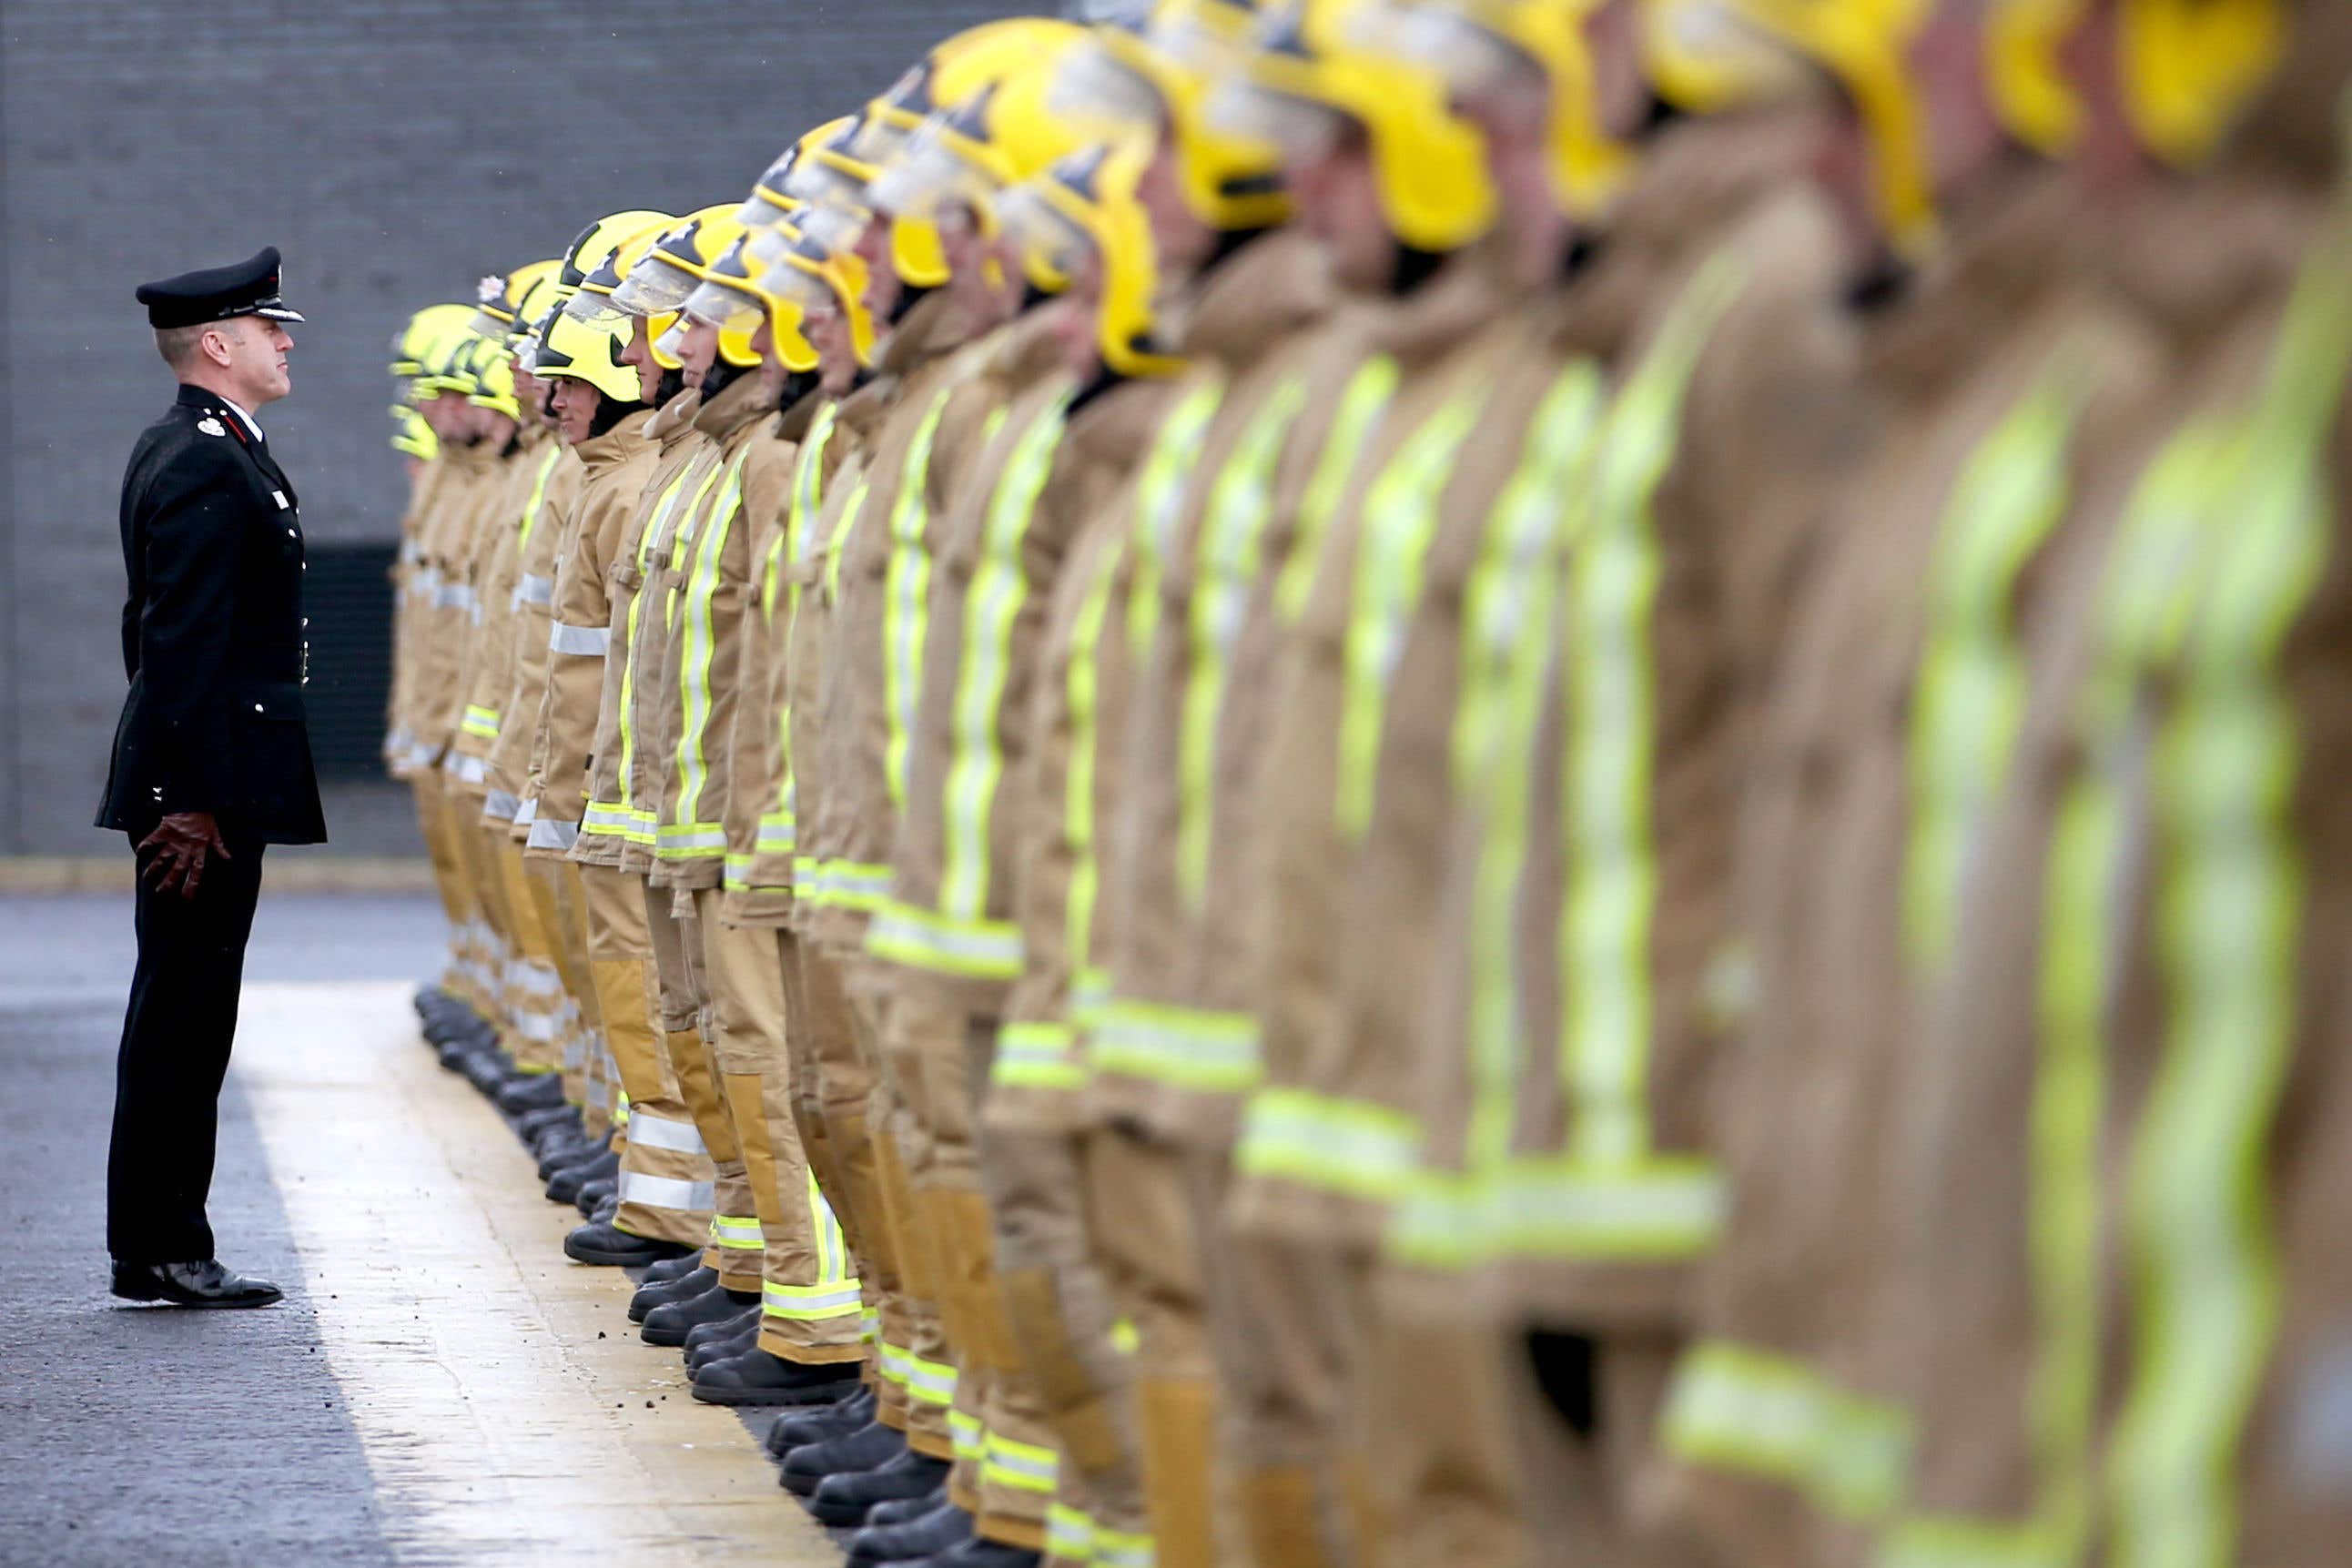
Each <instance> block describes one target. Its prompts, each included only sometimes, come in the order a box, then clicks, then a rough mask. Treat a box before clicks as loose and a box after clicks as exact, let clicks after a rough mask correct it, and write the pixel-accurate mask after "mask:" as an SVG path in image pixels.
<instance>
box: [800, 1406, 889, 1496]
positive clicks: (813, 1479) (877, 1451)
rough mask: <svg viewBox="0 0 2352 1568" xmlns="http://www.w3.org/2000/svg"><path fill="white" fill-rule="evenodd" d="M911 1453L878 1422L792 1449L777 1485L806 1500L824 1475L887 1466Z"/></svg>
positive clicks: (870, 1422)
mask: <svg viewBox="0 0 2352 1568" xmlns="http://www.w3.org/2000/svg"><path fill="white" fill-rule="evenodd" d="M911 1452H913V1450H912V1449H910V1448H908V1447H907V1439H906V1437H904V1436H903V1435H902V1434H900V1433H898V1432H894V1431H892V1430H891V1429H890V1428H889V1427H885V1426H884V1425H882V1423H881V1422H879V1421H868V1422H867V1423H866V1425H865V1426H863V1427H856V1428H854V1429H852V1430H850V1431H847V1432H844V1433H843V1434H842V1435H841V1436H840V1437H827V1438H826V1439H825V1440H824V1442H822V1443H810V1444H808V1445H806V1446H804V1447H803V1448H794V1449H793V1451H792V1452H791V1453H790V1454H789V1455H787V1456H786V1457H785V1459H784V1466H783V1470H782V1473H781V1474H780V1475H778V1476H777V1478H776V1484H777V1485H779V1486H781V1487H782V1488H783V1489H784V1490H786V1491H791V1492H798V1493H799V1494H800V1495H801V1496H803V1497H806V1496H808V1495H809V1493H811V1492H813V1491H814V1490H816V1488H817V1483H818V1482H819V1481H821V1480H823V1479H824V1478H825V1477H827V1476H832V1475H842V1474H845V1473H847V1472H849V1471H852V1470H870V1469H873V1468H874V1467H875V1466H877V1465H881V1464H887V1463H888V1462H889V1461H890V1460H892V1459H895V1458H898V1456H899V1455H901V1454H907V1453H911Z"/></svg>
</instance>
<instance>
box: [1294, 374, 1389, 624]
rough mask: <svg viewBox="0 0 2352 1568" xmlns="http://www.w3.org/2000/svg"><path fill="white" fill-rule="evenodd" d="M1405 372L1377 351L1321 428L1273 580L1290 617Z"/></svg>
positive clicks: (1303, 604)
mask: <svg viewBox="0 0 2352 1568" xmlns="http://www.w3.org/2000/svg"><path fill="white" fill-rule="evenodd" d="M1401 376H1402V371H1400V370H1399V369H1398V367H1397V362H1396V361H1394V360H1392V359H1391V358H1389V357H1388V356H1387V355H1386V354H1375V355H1373V356H1372V357H1371V358H1370V359H1369V360H1366V361H1364V362H1363V363H1362V364H1360V365H1359V366H1357V367H1356V373H1355V374H1354V375H1352V376H1349V378H1348V386H1347V390H1346V391H1344V392H1341V393H1340V394H1339V410H1338V412H1337V413H1334V414H1333V415H1332V416H1331V428H1330V429H1328V430H1327V431H1325V432H1324V433H1323V449H1322V451H1321V452H1320V453H1319V454H1318V455H1317V456H1316V459H1315V472H1314V474H1313V476H1311V477H1310V478H1309V479H1308V480H1307V489H1306V491H1305V493H1304V494H1303V495H1301V496H1300V497H1299V499H1298V526H1297V530H1296V531H1295V532H1294V534H1293V535H1292V538H1291V541H1290V553H1289V554H1288V555H1287V556H1286V557H1284V558H1283V562H1282V576H1281V577H1280V578H1279V579H1277V580H1276V583H1275V590H1274V602H1275V610H1276V613H1278V614H1279V615H1280V616H1281V617H1282V619H1283V620H1285V621H1286V622H1288V621H1296V620H1297V619H1298V616H1299V612H1301V611H1303V610H1305V609H1306V608H1307V590H1308V589H1310V588H1312V587H1314V586H1315V570H1316V567H1317V565H1318V562H1319V561H1320V560H1321V559H1322V555H1323V538H1324V536H1325V535H1326V534H1327V533H1328V532H1329V531H1330V528H1331V517H1332V514H1333V513H1335V512H1337V511H1338V510H1339V503H1340V502H1341V501H1342V500H1344V499H1346V498H1347V494H1348V476H1349V475H1351V474H1353V473H1354V472H1355V471H1356V460H1357V459H1358V458H1359V457H1361V456H1362V455H1364V454H1365V453H1366V452H1367V451H1369V450H1370V444H1371V441H1372V438H1373V436H1374V435H1376V434H1379V431H1380V425H1381V416H1382V415H1383V414H1385V413H1388V407H1389V401H1390V400H1391V398H1393V397H1395V396H1396V389H1397V382H1398V380H1399V379H1400V378H1401Z"/></svg>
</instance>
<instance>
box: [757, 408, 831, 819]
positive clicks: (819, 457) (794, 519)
mask: <svg viewBox="0 0 2352 1568" xmlns="http://www.w3.org/2000/svg"><path fill="white" fill-rule="evenodd" d="M839 410H840V405H839V404H837V403H832V402H828V403H826V404H825V405H824V407H823V408H821V409H819V410H817V414H816V418H815V419H814V420H812V421H811V422H810V423H809V429H808V434H807V435H806V436H804V437H803V439H802V441H801V458H800V463H799V465H798V466H796V467H795V468H794V469H793V505H792V516H791V517H790V519H789V520H788V523H787V526H786V527H784V528H780V529H778V530H777V532H776V541H775V543H774V545H772V546H771V547H770V549H769V552H768V555H769V565H768V580H767V587H766V591H765V594H764V596H763V598H762V601H761V609H762V611H763V612H765V613H766V614H767V615H768V616H769V618H770V619H771V620H772V619H773V618H774V616H775V608H776V556H777V554H778V552H780V551H782V550H784V549H787V548H789V549H790V552H791V553H790V560H791V563H792V565H793V589H792V592H791V593H790V594H789V595H787V596H786V611H785V615H784V624H785V627H786V634H787V635H790V628H791V627H793V626H794V625H796V624H798V623H799V621H800V615H801V586H802V585H801V582H800V580H799V568H800V567H801V565H802V563H803V562H805V561H809V560H814V559H815V558H816V549H817V537H816V529H817V523H818V520H819V514H820V512H822V510H823V509H824V497H823V495H822V490H823V486H824V452H825V448H826V447H828V446H830V445H831V444H833V431H834V424H835V416H836V415H837V413H839ZM844 510H845V513H848V512H851V511H853V510H854V509H853V508H844ZM842 520H843V519H840V518H836V519H835V523H836V531H837V528H838V526H839V525H840V524H841V523H842ZM776 743H777V752H776V754H777V756H779V757H781V758H782V759H783V770H782V777H781V778H780V779H779V780H778V783H777V794H776V800H777V803H778V804H779V805H781V806H782V807H783V808H784V809H785V810H786V811H787V812H789V811H790V810H792V808H793V795H794V793H795V791H794V789H793V780H794V772H793V705H792V699H791V697H790V695H786V697H785V700H784V701H782V702H781V703H779V704H777V705H776Z"/></svg>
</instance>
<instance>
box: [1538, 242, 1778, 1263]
mask: <svg viewBox="0 0 2352 1568" xmlns="http://www.w3.org/2000/svg"><path fill="white" fill-rule="evenodd" d="M1743 284H1744V275H1743V273H1742V271H1741V269H1740V268H1739V267H1738V264H1737V263H1736V262H1734V261H1733V260H1732V259H1731V258H1730V257H1729V256H1726V255H1723V254H1720V253H1718V254H1717V255H1716V256H1712V257H1710V258H1709V259H1708V260H1707V261H1706V262H1705V263H1704V264H1702V265H1701V267H1699V269H1698V273H1697V275H1696V277H1693V278H1692V279H1691V281H1690V283H1689V284H1688V285H1687V286H1686V287H1685V288H1684V289H1683V291H1682V293H1681V295H1680V296H1679V297H1678V298H1676V300H1675V304H1674V306H1673V308H1672V309H1671V310H1670V311H1669V313H1668V315H1667V318H1666V320H1665V322H1664V325H1663V326H1662V327H1661V328H1660V329H1659V331H1658V335H1657V339H1656V340H1655V341H1654V343H1653V344H1652V345H1651V346H1650V349H1649V350H1648V352H1647V353H1646V354H1644V355H1643V359H1642V361H1641V363H1640V364H1639V365H1638V366H1637V367H1635V369H1634V370H1633V373H1632V375H1631V376H1630V377H1629V378H1628V379H1627V381H1626V382H1625V384H1624V387H1623V388H1622V391H1621V392H1619V393H1618V395H1617V400H1616V402H1615V403H1614V404H1613V405H1612V408H1611V410H1610V412H1609V417H1608V423H1607V427H1606V429H1605V430H1604V432H1603V434H1602V437H1601V448H1600V451H1599V454H1598V459H1597V461H1596V463H1595V465H1594V469H1593V485H1592V487H1591V506H1592V507H1593V512H1592V516H1591V520H1590V521H1589V523H1588V524H1587V525H1586V526H1585V527H1583V528H1580V530H1579V531H1578V535H1577V538H1576V539H1575V542H1574V546H1573V548H1572V549H1570V552H1569V565H1568V573H1567V579H1566V583H1565V591H1566V594H1567V611H1568V615H1567V624H1568V627H1569V636H1568V638H1567V641H1566V643H1565V645H1564V649H1563V653H1562V666H1563V672H1564V674H1565V675H1566V680H1565V682H1564V685H1565V695H1566V698H1567V703H1568V715H1567V717H1568V722H1567V724H1566V725H1565V726H1564V727H1563V733H1564V737H1565V743H1566V747H1567V753H1568V755H1567V767H1566V768H1564V769H1563V771H1562V792H1561V800H1560V801H1559V810H1560V812H1561V816H1562V822H1561V835H1560V841H1561V844H1562V846H1563V852H1564V854H1565V857H1566V859H1567V862H1568V867H1567V869H1568V875H1567V879H1566V881H1567V888H1566V897H1565V900H1564V902H1563V904H1562V907H1561V912H1560V925H1559V968H1560V976H1561V982H1560V983H1561V986H1562V990H1561V993H1560V995H1561V998H1562V1005H1561V1009H1560V1011H1561V1018H1560V1031H1561V1038H1560V1041H1559V1061H1560V1066H1561V1071H1562V1073H1563V1077H1564V1082H1563V1088H1564V1090H1565V1091H1566V1093H1567V1097H1568V1103H1569V1104H1570V1106H1571V1107H1572V1110H1571V1112H1570V1132H1569V1144H1570V1157H1569V1158H1568V1159H1567V1160H1566V1161H1564V1162H1560V1166H1559V1169H1560V1170H1562V1171H1567V1172H1575V1173H1590V1175H1591V1177H1592V1178H1593V1179H1592V1180H1591V1183H1590V1187H1589V1190H1586V1184H1585V1183H1584V1182H1583V1181H1581V1180H1580V1181H1579V1182H1578V1183H1577V1184H1576V1186H1575V1187H1574V1188H1572V1189H1566V1190H1562V1191H1561V1192H1560V1193H1559V1199H1560V1203H1561V1205H1562V1208H1563V1212H1564V1214H1568V1215H1573V1213H1574V1211H1575V1208H1576V1207H1577V1205H1578V1204H1579V1202H1580V1200H1584V1199H1589V1200H1590V1202H1591V1206H1592V1212H1591V1218H1590V1219H1589V1220H1586V1221H1581V1222H1571V1223H1570V1224H1569V1225H1567V1226H1566V1227H1565V1228H1563V1229H1562V1230H1561V1231H1560V1232H1559V1236H1560V1239H1561V1240H1562V1242H1563V1243H1564V1244H1565V1245H1566V1246H1568V1247H1570V1249H1581V1248H1583V1247H1585V1246H1587V1245H1591V1246H1594V1247H1598V1248H1600V1249H1603V1250H1604V1251H1606V1252H1609V1253H1612V1254H1613V1255H1617V1256H1626V1255H1643V1256H1652V1257H1654V1256H1656V1255H1657V1254H1658V1252H1659V1251H1660V1250H1662V1249H1663V1250H1665V1251H1669V1252H1674V1251H1682V1252H1685V1255H1687V1254H1688V1253H1691V1252H1696V1251H1699V1250H1703V1249H1705V1248H1706V1246H1708V1245H1711V1244H1712V1241H1713V1239H1714V1235H1715V1229H1714V1227H1715V1225H1717V1224H1719V1222H1720V1218H1721V1209H1720V1193H1719V1189H1718V1190H1717V1192H1716V1196H1715V1201H1714V1202H1713V1203H1711V1204H1710V1203H1706V1202H1703V1201H1701V1200H1700V1196H1699V1191H1698V1189H1699V1188H1700V1187H1702V1186H1706V1185H1707V1182H1708V1180H1709V1179H1710V1178H1709V1177H1707V1176H1705V1175H1703V1174H1702V1173H1701V1172H1700V1171H1697V1170H1695V1169H1693V1168H1691V1166H1692V1162H1689V1161H1686V1160H1666V1159H1661V1158H1659V1157H1658V1156H1655V1155H1653V1153H1652V1150H1651V1143H1650V1115H1649V1098H1650V1096H1649V1074H1650V1060H1649V1059H1650V1043H1651V1040H1650V1036H1651V1031H1652V1027H1653V1020H1652V1018H1651V998H1650V983H1649V956H1650V947H1651V927H1652V921H1653V918H1654V915H1655V912H1656V897H1657V866H1656V851H1655V846H1654V838H1653V830H1652V824H1651V820H1650V804H1651V802H1650V791H1651V788H1652V782H1653V780H1652V777H1651V765H1652V761H1653V756H1654V750H1655V747H1656V745H1657V736H1656V734H1655V731H1654V719H1655V714H1654V707H1653V701H1654V691H1653V688H1652V681H1653V677H1654V669H1653V667H1652V664H1651V647H1650V642H1651V637H1652V635H1653V628H1652V624H1651V611H1652V609H1653V601H1654V597H1655V594H1656V591H1657V583H1658V577H1659V574H1660V571H1661V570H1662V567H1661V560H1660V556H1659V548H1658V540H1657V536H1656V534H1655V532H1654V529H1653V528H1652V519H1651V511H1650V508H1651V505H1652V501H1653V498H1654V496H1655V494H1656V492H1657V487H1658V485H1659V482H1660V481H1661V480H1662V479H1663V478H1664V476H1665V474H1666V471H1667V469H1668V467H1669V466H1670V465H1672V463H1673V461H1674V456H1675V443H1676V439H1677V437H1678V436H1679V434H1680V433H1681V427H1682V404H1683V394H1684V392H1685V390H1686V389H1687V388H1688V386H1689V384H1690V382H1691V378H1692V376H1693V375H1694V374H1695V373H1696V370H1697V366H1698V360H1699V355H1700V353H1701V351H1702V350H1704V349H1705V347H1706V341H1707V339H1708V338H1709V336H1710V335H1711V334H1712V333H1713V331H1714V329H1715V326H1716V323H1717V321H1719V320H1720V319H1722V317H1723V315H1724V312H1725V311H1727V310H1728V309H1729V308H1730V307H1731V304H1732V302H1733V300H1734V299H1735V298H1738V294H1739V291H1740V289H1741V287H1743ZM1555 1174H1557V1173H1555ZM1653 1189H1654V1190H1653ZM1651 1205H1655V1208H1654V1211H1653V1210H1652V1209H1651V1207H1649V1206H1651ZM1653 1213H1654V1220H1653ZM1620 1221H1622V1224H1621V1223H1620ZM1620 1249H1622V1250H1620Z"/></svg>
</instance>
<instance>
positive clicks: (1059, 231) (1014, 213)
mask: <svg viewBox="0 0 2352 1568" xmlns="http://www.w3.org/2000/svg"><path fill="white" fill-rule="evenodd" d="M996 215H997V220H998V222H999V223H1001V224H1002V225H1003V233H1004V238H1005V242H1006V243H1007V244H1009V245H1011V246H1013V251H1014V253H1015V254H1017V255H1018V256H1020V257H1021V260H1022V263H1023V265H1024V266H1025V267H1028V268H1029V269H1030V271H1031V274H1032V276H1035V275H1038V274H1043V275H1045V276H1046V277H1052V278H1055V279H1057V280H1059V281H1060V283H1062V284H1066V283H1067V282H1068V280H1069V278H1070V277H1072V276H1073V275H1074V274H1075V273H1076V270H1077V267H1078V264H1079V263H1080V261H1081V260H1083V259H1084V258H1085V257H1086V256H1087V255H1088V254H1089V253H1090V252H1091V251H1093V249H1094V248H1095V242H1094V236H1093V235H1090V234H1088V233H1087V231H1086V229H1085V228H1083V227H1082V226H1080V225H1079V224H1078V222H1077V220H1076V219H1075V218H1073V217H1072V216H1071V215H1070V214H1067V213H1066V212H1064V211H1062V209H1061V208H1059V207H1057V206H1055V204H1054V203H1053V201H1052V200H1051V199H1050V198H1048V197H1047V196H1046V195H1045V193H1043V192H1042V191H1039V190H1038V189H1037V188H1036V187H1035V186H1034V185H1025V184H1024V185H1016V186H1014V187H1013V189H1012V190H1010V191H1007V192H1006V193H1004V197H1003V200H1002V201H1001V202H999V203H998V204H997V214H996Z"/></svg>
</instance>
